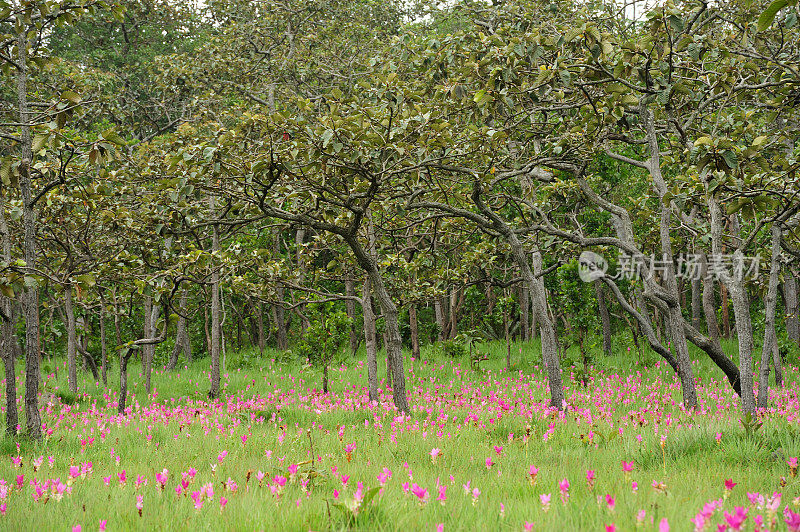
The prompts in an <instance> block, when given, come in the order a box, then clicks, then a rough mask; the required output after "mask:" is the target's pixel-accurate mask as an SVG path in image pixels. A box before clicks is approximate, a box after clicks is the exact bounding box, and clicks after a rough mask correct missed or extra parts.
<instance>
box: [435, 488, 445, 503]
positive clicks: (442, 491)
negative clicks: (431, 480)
mask: <svg viewBox="0 0 800 532" xmlns="http://www.w3.org/2000/svg"><path fill="white" fill-rule="evenodd" d="M446 491H447V486H439V495H438V496H437V497H436V500H437V501H439V502H440V503H442V504H444V501H446V500H447V495H446V494H445V492H446Z"/></svg>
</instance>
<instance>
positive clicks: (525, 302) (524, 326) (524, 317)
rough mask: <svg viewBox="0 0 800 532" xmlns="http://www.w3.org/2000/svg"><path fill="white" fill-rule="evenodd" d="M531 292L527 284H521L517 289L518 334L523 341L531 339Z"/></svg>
mask: <svg viewBox="0 0 800 532" xmlns="http://www.w3.org/2000/svg"><path fill="white" fill-rule="evenodd" d="M530 308H531V294H530V290H529V289H528V287H527V286H525V285H522V286H521V287H520V289H519V321H520V334H521V335H522V340H523V341H526V342H527V341H528V340H530V339H531V331H530V326H531V321H530V320H531V318H530Z"/></svg>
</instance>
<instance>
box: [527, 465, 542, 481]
mask: <svg viewBox="0 0 800 532" xmlns="http://www.w3.org/2000/svg"><path fill="white" fill-rule="evenodd" d="M538 474H539V468H538V467H536V466H534V465H531V466H530V468H528V476H529V477H530V478H529V482H530V483H531V486H535V485H536V475H538Z"/></svg>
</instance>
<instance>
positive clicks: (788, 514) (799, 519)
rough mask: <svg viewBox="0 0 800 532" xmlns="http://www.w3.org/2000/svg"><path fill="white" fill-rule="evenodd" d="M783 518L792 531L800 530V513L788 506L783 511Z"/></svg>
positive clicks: (797, 531)
mask: <svg viewBox="0 0 800 532" xmlns="http://www.w3.org/2000/svg"><path fill="white" fill-rule="evenodd" d="M783 519H784V522H785V523H786V527H787V528H788V529H789V531H790V532H800V514H796V513H794V512H793V511H791V510H790V509H789V507H788V506H787V507H786V509H785V510H784V511H783Z"/></svg>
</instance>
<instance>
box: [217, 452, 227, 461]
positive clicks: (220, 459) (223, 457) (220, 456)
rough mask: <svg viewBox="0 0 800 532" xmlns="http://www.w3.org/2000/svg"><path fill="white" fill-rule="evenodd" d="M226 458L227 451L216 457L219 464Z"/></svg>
mask: <svg viewBox="0 0 800 532" xmlns="http://www.w3.org/2000/svg"><path fill="white" fill-rule="evenodd" d="M226 456H228V451H222V452H221V453H219V454H218V455H217V461H218V462H219V463H220V464H221V463H222V461H223V460H225V457H226Z"/></svg>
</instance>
